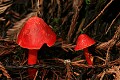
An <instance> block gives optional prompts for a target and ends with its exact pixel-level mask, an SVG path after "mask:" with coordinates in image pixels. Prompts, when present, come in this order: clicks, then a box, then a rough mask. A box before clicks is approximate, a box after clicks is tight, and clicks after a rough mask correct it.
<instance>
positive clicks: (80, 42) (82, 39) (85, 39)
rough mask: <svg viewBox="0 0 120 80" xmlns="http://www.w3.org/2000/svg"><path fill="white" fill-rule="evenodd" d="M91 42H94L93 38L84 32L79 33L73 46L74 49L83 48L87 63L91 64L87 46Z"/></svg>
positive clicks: (91, 43)
mask: <svg viewBox="0 0 120 80" xmlns="http://www.w3.org/2000/svg"><path fill="white" fill-rule="evenodd" d="M93 44H95V41H94V40H93V39H91V38H90V37H89V36H88V35H86V34H81V35H79V37H78V39H77V42H76V46H75V48H74V50H75V51H78V50H82V49H83V50H84V55H85V58H86V61H87V63H88V65H93V62H92V61H91V59H90V58H91V57H92V55H91V54H90V53H89V51H88V47H89V46H91V45H93Z"/></svg>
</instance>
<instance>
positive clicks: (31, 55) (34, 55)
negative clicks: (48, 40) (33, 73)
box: [28, 49, 38, 65]
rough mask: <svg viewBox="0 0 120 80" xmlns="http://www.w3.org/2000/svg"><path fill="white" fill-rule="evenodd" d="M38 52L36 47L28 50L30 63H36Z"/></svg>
mask: <svg viewBox="0 0 120 80" xmlns="http://www.w3.org/2000/svg"><path fill="white" fill-rule="evenodd" d="M37 52H38V50H36V49H29V52H28V65H34V64H36V62H37Z"/></svg>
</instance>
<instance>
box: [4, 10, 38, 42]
mask: <svg viewBox="0 0 120 80" xmlns="http://www.w3.org/2000/svg"><path fill="white" fill-rule="evenodd" d="M36 15H37V13H36V12H32V13H30V14H28V15H27V16H26V17H25V18H24V19H22V20H20V21H18V22H16V23H15V24H14V26H13V28H12V29H9V30H8V31H7V38H6V39H5V40H11V41H16V39H17V34H18V33H19V31H20V30H21V28H22V27H23V25H24V24H25V22H26V21H27V20H28V19H29V18H30V17H32V16H36Z"/></svg>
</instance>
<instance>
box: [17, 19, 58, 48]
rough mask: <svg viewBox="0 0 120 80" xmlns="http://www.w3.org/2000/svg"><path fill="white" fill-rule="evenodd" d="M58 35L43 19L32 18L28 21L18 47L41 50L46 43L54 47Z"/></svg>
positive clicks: (22, 31)
mask: <svg viewBox="0 0 120 80" xmlns="http://www.w3.org/2000/svg"><path fill="white" fill-rule="evenodd" d="M55 41H56V34H55V33H54V32H53V31H52V29H51V27H49V26H48V25H47V24H46V23H45V22H44V20H43V19H42V18H39V17H31V18H29V19H28V21H26V23H25V25H24V26H23V28H22V30H21V31H20V33H19V35H18V39H17V43H18V45H20V46H21V47H23V48H28V49H40V48H41V47H42V45H43V44H44V43H46V44H47V45H48V46H49V47H50V46H52V45H54V43H55Z"/></svg>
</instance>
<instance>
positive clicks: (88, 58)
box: [83, 48, 93, 65]
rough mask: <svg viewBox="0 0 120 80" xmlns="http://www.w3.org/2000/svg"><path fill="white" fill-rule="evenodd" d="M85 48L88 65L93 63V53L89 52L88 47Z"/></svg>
mask: <svg viewBox="0 0 120 80" xmlns="http://www.w3.org/2000/svg"><path fill="white" fill-rule="evenodd" d="M83 50H84V56H85V58H86V61H87V63H88V65H93V62H92V61H91V59H90V58H91V57H92V55H91V54H90V53H89V51H88V48H85V49H83Z"/></svg>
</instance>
